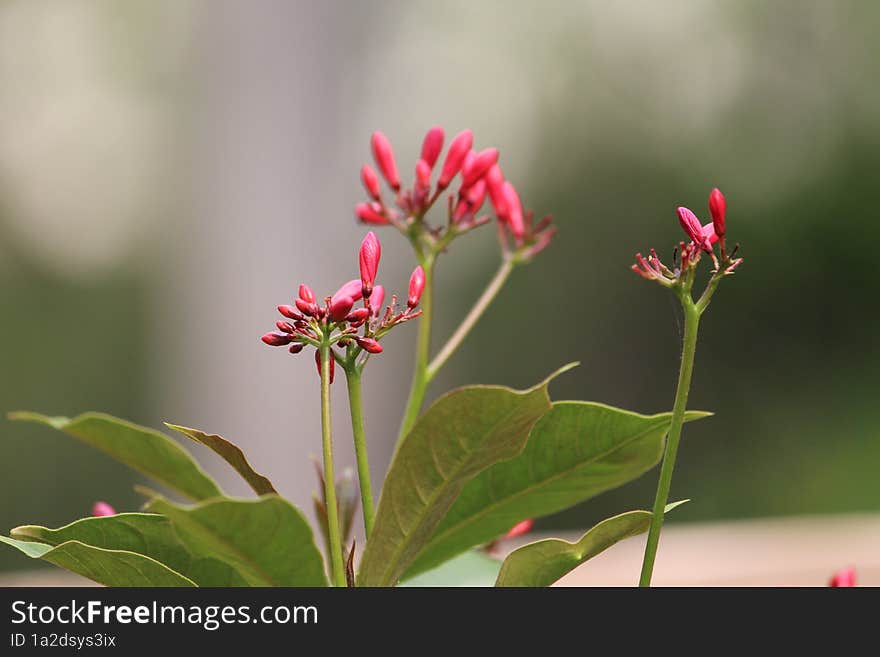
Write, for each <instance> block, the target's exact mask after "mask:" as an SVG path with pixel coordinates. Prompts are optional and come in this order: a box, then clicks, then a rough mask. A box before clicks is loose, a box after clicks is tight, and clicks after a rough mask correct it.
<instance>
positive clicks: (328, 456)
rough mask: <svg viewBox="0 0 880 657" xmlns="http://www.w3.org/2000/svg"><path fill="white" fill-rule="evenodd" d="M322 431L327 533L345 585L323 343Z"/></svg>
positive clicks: (338, 581)
mask: <svg viewBox="0 0 880 657" xmlns="http://www.w3.org/2000/svg"><path fill="white" fill-rule="evenodd" d="M320 353H321V435H322V439H323V446H324V501H325V502H326V503H327V535H328V536H329V537H330V573H331V576H332V579H333V583H334V584H335V586H345V585H346V581H345V566H344V565H343V564H342V541H341V540H340V538H339V507H338V506H337V503H336V476H335V474H334V472H333V435H332V430H331V427H330V359H331V358H333V356H332V355H331V354H330V346H329V345H328V344H326V343H324V344H322V345H321V348H320Z"/></svg>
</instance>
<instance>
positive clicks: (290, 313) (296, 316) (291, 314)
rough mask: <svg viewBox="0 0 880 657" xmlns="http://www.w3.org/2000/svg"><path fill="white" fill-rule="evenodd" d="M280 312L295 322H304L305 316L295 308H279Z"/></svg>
mask: <svg viewBox="0 0 880 657" xmlns="http://www.w3.org/2000/svg"><path fill="white" fill-rule="evenodd" d="M278 312H279V313H281V314H282V315H284V316H285V317H287V318H288V319H293V320H302V318H303V316H302V315H301V314H300V313H298V312H297V311H296V308H294V307H293V306H278Z"/></svg>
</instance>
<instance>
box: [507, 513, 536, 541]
mask: <svg viewBox="0 0 880 657" xmlns="http://www.w3.org/2000/svg"><path fill="white" fill-rule="evenodd" d="M534 524H535V522H534V521H533V520H532V519H531V518H529V519H528V520H523V521H522V522H518V523H516V524H515V525H514V526H513V527H511V528H510V531H509V532H507V533H506V534H505V535H504V538H516V537H517V536H522V535H523V534H528V533H529V532H530V531H532V525H534Z"/></svg>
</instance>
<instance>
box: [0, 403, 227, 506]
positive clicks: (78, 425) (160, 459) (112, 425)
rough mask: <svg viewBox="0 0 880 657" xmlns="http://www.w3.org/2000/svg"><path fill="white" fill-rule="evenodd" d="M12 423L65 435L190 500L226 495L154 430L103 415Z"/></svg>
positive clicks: (20, 415) (33, 417)
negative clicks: (32, 424)
mask: <svg viewBox="0 0 880 657" xmlns="http://www.w3.org/2000/svg"><path fill="white" fill-rule="evenodd" d="M9 419H10V420H26V421H30V422H39V423H41V424H46V425H48V426H50V427H52V428H53V429H57V430H58V431H63V432H64V433H66V434H68V435H69V436H73V437H74V438H78V439H80V440H81V441H83V442H84V443H86V444H87V445H91V446H92V447H96V448H97V449H99V450H101V451H102V452H105V453H106V454H109V455H110V456H112V457H113V458H115V459H116V460H117V461H120V462H122V463H124V464H126V465H127V466H129V467H130V468H132V469H134V470H136V471H138V472H140V473H141V474H143V475H146V476H148V477H152V478H153V479H155V480H156V481H158V482H159V483H161V484H164V485H165V486H167V487H168V488H170V489H172V490H174V491H176V492H178V493H180V494H181V495H184V496H186V497H188V498H190V499H193V500H204V499H208V498H211V497H219V496H221V495H222V494H223V493H222V491H221V490H220V488H219V487H218V486H217V484H216V483H215V482H214V480H213V479H211V478H210V477H209V476H208V475H207V474H205V471H204V470H202V468H201V467H200V466H199V464H198V463H197V462H196V461H195V460H193V458H192V457H191V456H190V455H189V453H188V452H187V451H186V450H185V449H183V448H182V447H181V446H180V445H178V444H177V443H176V442H174V441H173V440H171V439H170V438H169V437H168V436H166V435H165V434H163V433H160V432H158V431H154V430H153V429H148V428H146V427H141V426H138V425H136V424H132V423H131V422H126V421H125V420H120V419H119V418H115V417H113V416H111V415H105V414H103V413H84V414H82V415H78V416H77V417H75V418H73V419H68V418H66V417H48V416H46V415H40V414H39V413H31V412H28V411H21V412H17V413H10V414H9Z"/></svg>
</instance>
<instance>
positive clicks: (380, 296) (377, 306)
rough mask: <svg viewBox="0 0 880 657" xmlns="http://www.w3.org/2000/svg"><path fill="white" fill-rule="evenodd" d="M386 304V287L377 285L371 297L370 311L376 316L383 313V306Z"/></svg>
mask: <svg viewBox="0 0 880 657" xmlns="http://www.w3.org/2000/svg"><path fill="white" fill-rule="evenodd" d="M384 303H385V286H384V285H377V286H376V287H374V288H373V294H372V295H371V296H370V310H372V311H373V314H374V315H378V314H379V313H380V312H382V304H384Z"/></svg>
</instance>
